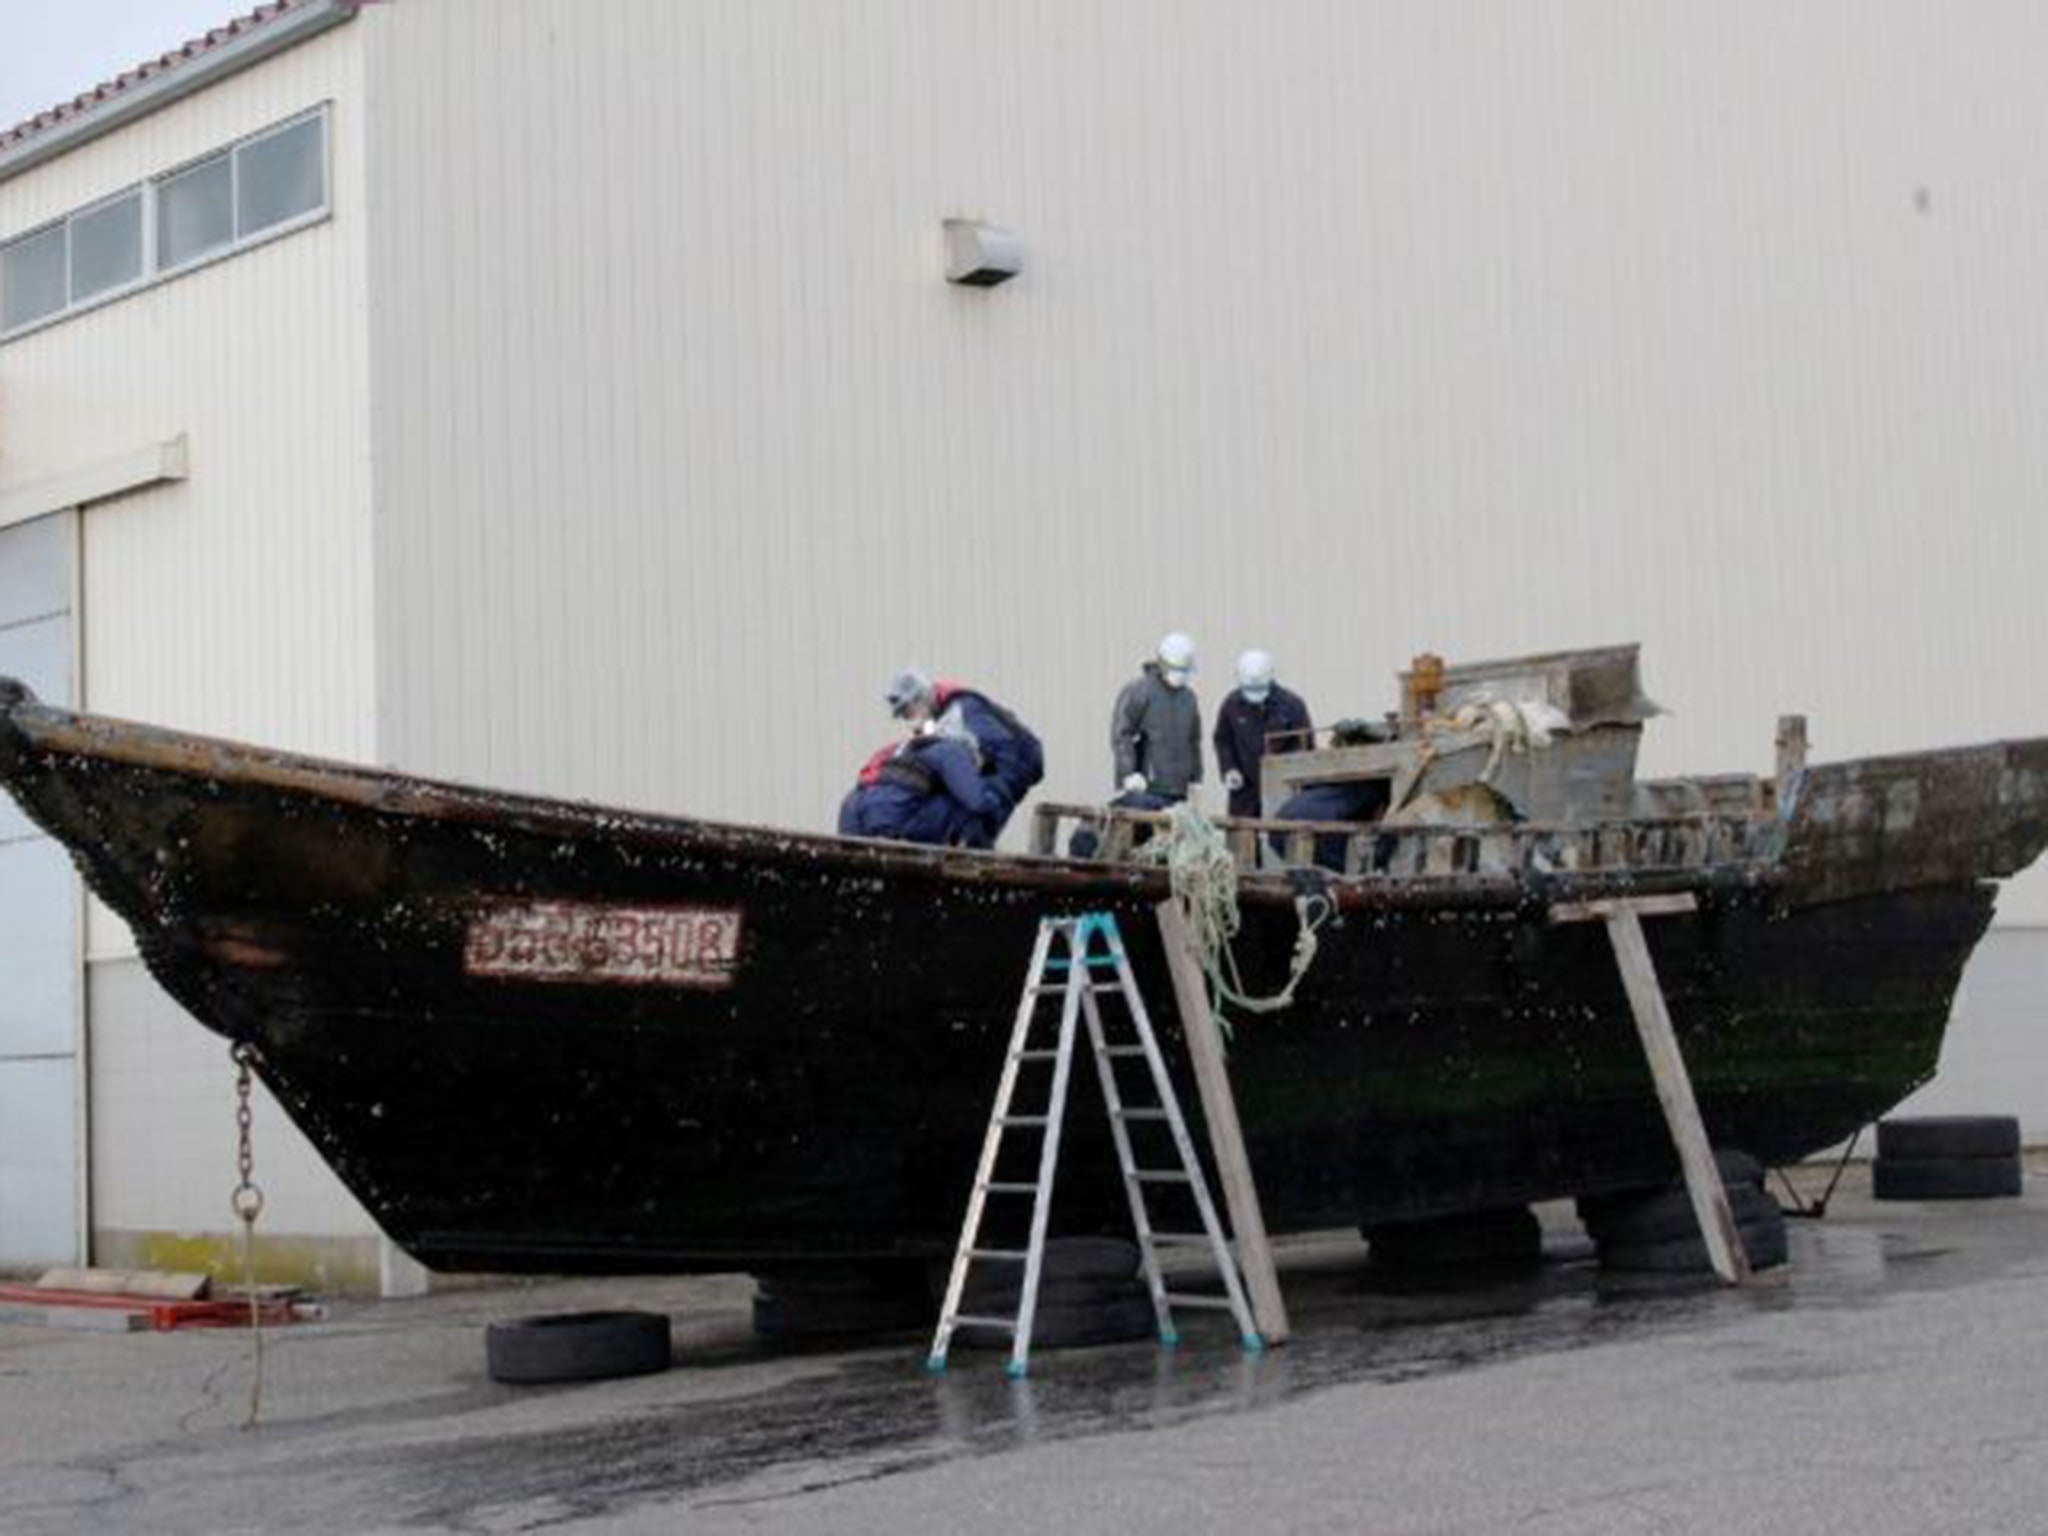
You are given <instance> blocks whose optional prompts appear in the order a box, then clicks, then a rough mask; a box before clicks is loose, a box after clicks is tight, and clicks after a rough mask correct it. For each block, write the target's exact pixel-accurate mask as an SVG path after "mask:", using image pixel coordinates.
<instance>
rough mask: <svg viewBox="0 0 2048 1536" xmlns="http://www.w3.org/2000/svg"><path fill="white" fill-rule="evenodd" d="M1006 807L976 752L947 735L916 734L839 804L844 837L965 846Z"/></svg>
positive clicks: (840, 824)
mask: <svg viewBox="0 0 2048 1536" xmlns="http://www.w3.org/2000/svg"><path fill="white" fill-rule="evenodd" d="M1001 804H1002V795H1001V791H1000V790H998V789H997V788H996V787H995V784H994V782H993V780H991V779H988V778H985V777H984V776H983V775H982V772H981V765H980V763H979V762H977V761H976V759H975V755H974V749H973V748H971V747H969V746H968V745H967V743H966V742H964V741H955V740H953V739H951V738H949V737H945V736H917V737H913V738H912V739H911V740H909V741H907V742H905V743H904V744H903V745H902V747H900V748H899V749H898V750H897V752H896V754H895V755H894V756H893V757H891V758H889V759H888V760H887V761H886V762H884V763H882V764H881V765H880V766H879V767H878V768H876V769H875V770H874V777H873V779H872V781H871V782H870V781H868V780H867V778H866V776H865V775H864V776H863V782H861V783H859V784H856V785H855V786H854V788H853V792H852V793H851V794H849V795H848V796H847V797H846V798H845V800H843V801H841V802H840V806H839V833H840V835H841V836H842V837H886V838H893V839H895V840H896V841H898V842H904V843H935V844H940V845H945V844H952V843H963V842H966V841H968V839H969V834H970V833H971V832H972V831H973V830H974V829H975V828H976V827H977V826H978V825H979V824H980V823H982V822H983V821H985V820H986V819H987V818H989V817H990V816H992V815H994V814H995V813H996V809H997V807H998V806H1000V805H1001Z"/></svg>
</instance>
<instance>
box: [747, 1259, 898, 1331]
mask: <svg viewBox="0 0 2048 1536" xmlns="http://www.w3.org/2000/svg"><path fill="white" fill-rule="evenodd" d="M937 1318H938V1308H936V1307H934V1306H933V1305H932V1302H931V1296H930V1294H929V1292H928V1290H927V1287H926V1282H925V1265H924V1262H923V1261H922V1260H909V1261H904V1262H876V1263H869V1264H812V1265H804V1266H800V1267H792V1268H789V1269H783V1270H776V1271H774V1272H773V1273H769V1274H759V1275H756V1276H755V1277H754V1332H756V1333H758V1334H760V1335H762V1336H763V1337H764V1338H771V1339H805V1338H832V1337H836V1336H838V1335H842V1334H856V1333H898V1332H902V1331H903V1330H906V1329H912V1328H929V1327H930V1326H931V1325H932V1324H933V1323H934V1322H935V1321H936V1320H937Z"/></svg>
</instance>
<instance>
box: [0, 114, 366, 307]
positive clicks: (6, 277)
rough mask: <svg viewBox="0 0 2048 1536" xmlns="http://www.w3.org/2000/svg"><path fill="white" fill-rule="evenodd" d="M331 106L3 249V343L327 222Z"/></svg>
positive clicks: (0, 294)
mask: <svg viewBox="0 0 2048 1536" xmlns="http://www.w3.org/2000/svg"><path fill="white" fill-rule="evenodd" d="M327 114H328V109H327V108H326V107H324V106H322V107H319V108H316V109H315V110H313V111H311V112H308V113H305V114H304V115H302V116H299V117H296V118H293V119H291V120H290V121H289V122H285V123H280V124H278V125H277V126H275V127H272V128H266V129H264V130H263V131H262V132H260V133H253V134H251V135H250V136H249V137H248V138H246V139H242V140H239V141H237V142H236V143H233V144H229V145H226V146H224V147H223V148H220V149H217V150H215V151H213V152H212V153H211V154H209V155H206V156H204V157H202V158H201V159H198V160H195V161H193V162H192V163H190V164H189V165H182V166H179V167H178V168H177V169H176V170H173V171H167V172H165V173H164V174H162V175H160V176H158V177H156V178H154V179H153V180H151V181H148V182H145V183H144V184H142V185H141V186H138V187H130V188H128V189H127V190H126V191H124V192H120V193H117V194H115V195H114V196H113V197H109V198H106V199H104V200H102V201H100V202H97V203H94V204H93V205H92V206H90V207H88V208H81V209H79V210H78V211H76V212H75V213H72V214H70V215H69V216H68V217H66V218H63V219H60V220H58V221H57V222H56V223H54V224H51V225H48V226H46V227H45V228H42V229H38V230H35V231H34V232H32V233H30V234H26V235H22V236H19V237H18V238H16V239H13V240H9V241H6V242H4V243H0V338H4V337H7V336H11V335H13V334H14V333H16V332H18V331H23V330H26V329H28V328H29V327H31V326H35V325H38V324H41V323H42V322H44V321H47V320H50V319H53V318H55V317H57V316H60V315H63V314H65V313H66V312H67V311H70V310H73V309H81V308H85V307H87V306H89V305H92V304H96V303H99V302H100V301H102V300H104V299H108V298H111V297H113V296H115V295H117V294H119V293H122V292H125V291H127V290H130V289H134V288H139V287H143V286H145V285H147V284H148V283H151V282H154V281H156V280H157V279H159V278H163V277H168V276H171V275H173V274H175V273H178V272H181V271H184V270H186V269H188V268H191V267H195V266H198V265H199V264H200V263H202V262H205V261H207V260H209V259H211V258H213V257H217V256H224V255H228V254H230V253H232V252H235V251H238V250H241V249H243V248H245V247H247V246H250V245H254V244H257V243H258V242H260V241H263V240H267V239H269V238H270V237H271V236H273V235H278V234H283V233H286V232H287V231H289V230H293V229H296V228H298V227H300V226H301V225H304V224H310V223H313V222H315V221H316V220H318V219H320V218H321V217H323V216H324V215H325V214H326V213H327Z"/></svg>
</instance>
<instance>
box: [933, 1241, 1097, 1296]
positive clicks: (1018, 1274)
mask: <svg viewBox="0 0 2048 1536" xmlns="http://www.w3.org/2000/svg"><path fill="white" fill-rule="evenodd" d="M1019 1246H1020V1247H1021V1246H1022V1244H1019ZM1137 1273H1138V1245H1137V1244H1136V1243H1135V1242H1133V1241H1132V1240H1131V1239H1130V1238H1127V1237H1049V1238H1047V1239H1046V1240H1045V1253H1044V1254H1043V1256H1042V1257H1041V1258H1040V1260H1039V1266H1038V1291H1039V1295H1040V1296H1041V1297H1044V1296H1045V1295H1046V1294H1047V1292H1048V1291H1050V1290H1052V1289H1054V1288H1071V1291H1072V1294H1071V1299H1074V1300H1080V1299H1083V1298H1084V1297H1087V1298H1090V1299H1093V1298H1094V1297H1096V1296H1101V1297H1103V1298H1109V1297H1112V1296H1114V1295H1115V1294H1117V1293H1118V1292H1119V1291H1120V1290H1121V1288H1122V1287H1123V1286H1125V1285H1126V1284H1128V1283H1129V1282H1130V1281H1132V1280H1133V1279H1134V1278H1136V1276H1137ZM952 1274H953V1262H952V1260H951V1259H948V1260H946V1261H945V1262H944V1263H940V1264H933V1265H932V1266H931V1270H930V1274H929V1285H930V1289H931V1296H932V1300H933V1301H934V1302H936V1301H938V1300H939V1299H940V1298H942V1297H943V1296H944V1295H945V1294H946V1283H947V1281H949V1280H950V1279H951V1278H952ZM1023 1284H1024V1266H1023V1264H1021V1263H1019V1262H1016V1261H1014V1260H1009V1259H1000V1260H989V1259H978V1260H976V1261H975V1263H974V1265H973V1266H972V1267H971V1268H970V1269H969V1270H968V1271H967V1291H966V1294H967V1295H969V1296H996V1295H1000V1294H1001V1293H1002V1292H1005V1291H1008V1292H1009V1293H1011V1305H1012V1306H1013V1307H1014V1306H1015V1304H1016V1293H1017V1292H1018V1291H1020V1290H1021V1289H1022V1288H1023ZM965 1310H968V1311H972V1310H974V1309H973V1308H972V1307H969V1308H966V1309H965Z"/></svg>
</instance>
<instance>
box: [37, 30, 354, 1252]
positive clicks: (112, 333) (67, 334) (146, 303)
mask: <svg viewBox="0 0 2048 1536" xmlns="http://www.w3.org/2000/svg"><path fill="white" fill-rule="evenodd" d="M361 72H362V52H361V48H360V46H359V44H358V42H357V39H356V37H355V35H354V29H353V28H351V27H342V28H340V29H338V30H336V31H333V32H330V33H327V34H326V35H324V36H322V37H320V38H318V39H316V40H314V41H311V42H309V43H306V44H304V45H302V46H300V47H297V48H295V49H291V50H289V51H287V52H285V53H282V54H280V55H278V56H276V57H275V58H273V59H271V60H270V61H268V62H266V63H265V64H263V65H261V66H260V67H257V68H254V69H251V70H247V71H245V72H243V73H240V74H237V75H234V76H232V77H230V78H228V79H226V80H224V81H222V82H220V83H218V84H216V85H213V86H211V87H209V88H207V89H205V90H202V91H200V92H198V93H197V94H195V95H192V96H189V97H186V98H185V99H183V100H181V101H179V102H177V103H175V104H173V105H171V106H169V107H166V108H165V109H163V110H161V111H158V112H156V113H153V114H151V115H149V116H146V117H144V118H142V119H140V120H138V121H137V122H135V123H134V124H133V125H131V126H128V127H126V128H123V129H121V130H119V131H117V132H115V133H112V134H109V135H106V136H104V137H101V138H99V139H97V140H94V141H92V142H90V143H88V144H85V145H83V146H81V147H80V148H78V149H76V150H74V151H72V152H71V153H69V154H66V155H63V156H60V157H58V158H56V159H54V160H51V161H49V162H46V163H45V164H43V165H41V166H39V167H36V168H35V169H32V170H30V171H27V172H25V173H24V174H22V175H20V176H17V177H15V178H13V179H11V180H8V181H5V182H0V238H5V237H7V236H10V235H13V234H15V233H18V232H20V231H22V230H24V229H27V228H31V227H33V226H34V225H36V224H38V223H41V222H42V221H44V220H45V219H48V218H50V217H52V216H55V215H59V214H62V213H64V212H67V211H69V210H70V209H73V208H76V207H78V206H80V205H81V204H84V203H87V202H89V201H91V200H93V199H95V198H97V197H100V196H102V195H104V194H106V193H109V192H113V191H116V190H118V189H120V188H122V187H125V186H129V185H132V184H134V183H135V182H137V181H139V180H142V179H144V178H146V177H148V176H151V175H153V174H156V173H158V172H161V171H164V170H168V169H170V168H172V167H174V166H176V165H178V164H180V163H182V162H184V161H186V160H189V159H191V158H193V157H194V156H197V155H200V154H203V153H205V152H207V151H210V150H213V149H217V148H219V147H221V146H222V145H225V144H227V143H230V142H232V141H233V140H235V139H237V138H239V137H241V136H243V135H245V134H247V133H249V132H251V131H253V130H255V129H259V128H262V127H265V126H267V125H269V124H271V123H274V122H277V121H278V120H280V119H282V118H285V117H288V116H290V115H292V114H294V113H297V112H300V111H303V110H304V109H306V108H308V107H310V106H314V105H316V104H318V103H320V102H323V101H330V102H332V103H333V109H332V119H331V199H332V210H333V212H332V217H331V218H330V219H329V220H328V221H327V222H325V223H322V224H319V225H317V226H315V227H312V228H309V229H304V230H300V231H298V232H296V233H292V234H289V235H286V236H283V237H281V238H279V239H277V240H274V241H272V242H271V243H269V244H267V245H264V246H261V247H258V248H255V249H251V250H249V251H246V252H243V253H241V254H237V255H233V256H230V257H227V258H225V259H223V260H220V261H218V262H215V263H214V264H212V265H211V266H207V267H203V268H200V269H198V270H195V271H192V272H190V273H187V274H185V275H182V276H179V277H177V278H174V279H172V280H170V281H168V282H163V283H160V284H158V285H157V286H155V287H152V288H149V289H147V290H145V291H141V292H138V293H135V294H132V295H130V296H128V297H124V298H120V299H117V300H114V301H112V302H109V303H107V304H105V305H103V306H101V307H100V308H98V309H95V310H92V311H90V312H86V313H83V314H79V315H77V316H74V317H72V318H69V319H66V320H62V321H60V322H58V323H55V324H52V325H50V326H48V327H46V328H45V329H43V330H40V331H37V332H34V333H31V334H28V335H24V336H21V337H18V338H16V339H13V340H10V341H7V342H4V343H0V493H6V492H10V491H16V490H20V489H22V488H24V487H28V486H33V485H35V484H37V483H39V482H43V481H47V480H51V479H54V478H57V477H62V476H68V475H70V474H72V473H73V472H75V471H77V470H80V469H83V468H87V467H90V466H94V465H98V464H101V463H103V462H105V461H107V460H110V459H115V458H119V457H121V456H122V455H125V454H129V453H131V452H133V451H134V450H137V449H141V448H143V447H146V446H147V445H150V444H153V443H160V442H164V441H167V440H170V439H172V438H175V437H178V436H179V435H181V434H182V435H183V437H184V438H185V440H186V445H187V459H188V478H186V479H185V480H183V481H180V482H172V483H168V484H163V485H159V486H156V487H153V488H151V489H148V490H145V491H141V492H139V493H136V494H134V495H130V496H125V497H121V498H118V499H116V500H113V501H107V502H101V503H98V504H95V505H91V506H88V507H87V508H86V510H85V512H84V516H83V528H84V534H83V544H82V551H83V578H82V583H81V585H82V591H83V604H82V619H83V634H84V638H83V658H84V667H83V678H82V682H83V687H82V694H83V702H84V704H85V706H86V707H88V708H90V709H93V710H95V711H98V712H101V713H105V714H112V715H119V716H131V717H136V718H142V719H147V720H151V721H154V722H158V723H163V724H168V725H172V726H177V727H181V728H185V729H190V730H197V731H207V732H215V733H220V734H225V735H231V736H236V737H241V738H244V739H248V740H256V741H264V742H274V743H277V744H280V745H285V746H289V747H293V748H297V749H300V750H305V751H310V752H317V753H328V754H334V755H337V756H342V757H347V758H354V759H370V758H374V757H375V755H376V736H375V711H374V708H373V702H372V693H371V690H372V687H373V683H374V669H373V665H372V651H373V644H374V636H373V634H372V630H371V600H370V578H371V553H370V533H371V524H370V504H369V497H370V476H369V460H370V439H369V426H368V393H367V390H368V384H367V380H368V370H367V350H366V348H367V337H368V332H367V323H366V320H365V314H366V306H365V291H364V278H365V262H364V252H365V241H364V223H363V217H362V206H363V191H362V172H363V156H362V148H361V145H362V112H361V106H360V101H361V88H362V86H361ZM87 944H88V953H89V959H90V965H89V970H90V973H91V974H90V977H89V980H88V986H87V998H88V1013H89V1029H90V1036H91V1047H92V1049H91V1083H92V1094H91V1116H90V1124H91V1142H90V1152H91V1160H90V1166H91V1179H92V1211H93V1225H94V1227H95V1229H96V1230H97V1231H98V1232H99V1234H100V1236H101V1239H102V1242H103V1244H104V1243H105V1242H107V1241H111V1240H114V1239H115V1237H116V1235H118V1234H133V1233H137V1232H152V1233H162V1232H167V1231H188V1232H196V1233H205V1232H219V1231H222V1230H225V1229H226V1228H228V1227H230V1226H232V1224H233V1223H232V1219H231V1217H230V1215H229V1213H228V1207H227V1204H226V1192H227V1190H228V1189H229V1188H230V1187H231V1186H232V1184H233V1181H234V1173H233V1163H232V1156H231V1154H232V1148H233V1141H232V1139H231V1138H232V1133H233V1125H234V1121H233V1114H234V1092H233V1084H234V1078H233V1070H232V1068H231V1067H230V1066H229V1064H228V1058H227V1048H226V1045H225V1043H224V1042H223V1041H221V1040H220V1039H218V1038H217V1037H215V1036H213V1035H211V1034H208V1033H207V1032H205V1031H204V1030H202V1029H200V1028H199V1027H198V1026H197V1025H195V1024H193V1023H192V1021H191V1020H190V1019H188V1018H185V1017H184V1016H183V1015H182V1013H180V1012H179V1011H178V1010H177V1009H176V1008H175V1005H173V1004H171V1003H170V1002H169V1000H168V999H167V998H165V997H164V996H163V994H162V993H161V991H160V990H159V989H157V988H156V986H155V984H154V982H152V981H150V980H149V978H148V977H147V975H146V973H145V972H144V970H143V967H142V965H141V963H140V961H139V960H137V959H136V958H135V957H134V946H133V943H132V940H131V939H130V937H129V935H128V933H127V931H126V929H125V927H124V926H123V925H122V924H121V923H120V922H119V920H118V919H116V918H114V917H113V916H112V915H111V914H110V913H109V912H107V911H106V910H105V909H104V908H100V907H97V905H95V909H94V911H93V914H92V918H91V921H90V923H89V925H88V938H87ZM258 1136H259V1148H258V1152H259V1158H260V1159H261V1162H260V1170H261V1178H262V1182H263V1184H264V1187H265V1189H266V1191H267V1192H268V1194H269V1196H270V1206H269V1212H268V1216H267V1218H266V1221H267V1224H268V1225H269V1226H270V1227H271V1228H272V1229H273V1230H284V1231H300V1232H315V1233H317V1232H340V1233H357V1234H367V1233H370V1232H372V1231H374V1228H373V1227H372V1226H371V1225H370V1223H369V1220H368V1217H367V1216H366V1215H365V1214H364V1213H363V1212H362V1210H361V1209H360V1207H358V1206H357V1205H356V1204H355V1202H354V1201H353V1200H352V1199H351V1198H349V1197H348V1196H347V1194H346V1193H345V1192H344V1191H343V1190H342V1188H341V1186H340V1184H339V1182H338V1181H337V1180H336V1179H335V1178H334V1176H333V1175H332V1174H331V1173H330V1172H329V1171H328V1170H327V1169H326V1167H325V1165H324V1164H322V1163H321V1162H320V1161H319V1159H318V1158H317V1157H316V1156H315V1155H314V1154H313V1152H312V1150H311V1148H310V1146H309V1145H308V1144H307V1143H306V1142H305V1141H304V1140H303V1138H301V1137H300V1136H299V1135H298V1134H297V1132H296V1131H295V1130H293V1129H291V1127H290V1126H289V1125H288V1124H286V1123H285V1122H284V1120H283V1117H282V1115H280V1114H278V1113H276V1111H275V1106H274V1105H272V1104H270V1103H268V1102H267V1096H266V1102H265V1104H264V1105H263V1106H262V1111H261V1118H260V1120H259V1127H258ZM124 1251H132V1250H124ZM369 1263H370V1268H371V1271H372V1272H373V1273H374V1267H375V1260H374V1255H373V1256H372V1257H371V1259H370V1261H369Z"/></svg>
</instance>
